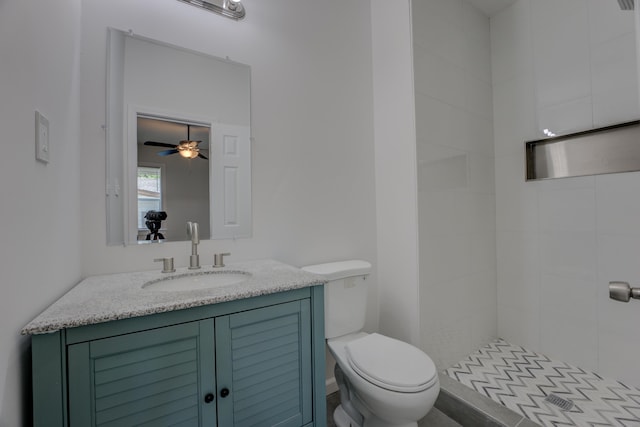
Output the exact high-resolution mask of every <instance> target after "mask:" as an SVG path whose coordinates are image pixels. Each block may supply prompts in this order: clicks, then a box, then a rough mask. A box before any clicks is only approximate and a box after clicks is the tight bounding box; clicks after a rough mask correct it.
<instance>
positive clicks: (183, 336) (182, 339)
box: [68, 319, 216, 427]
mask: <svg viewBox="0 0 640 427" xmlns="http://www.w3.org/2000/svg"><path fill="white" fill-rule="evenodd" d="M213 333H214V324H213V319H208V320H203V321H198V322H191V323H184V324H180V325H175V326H168V327H163V328H158V329H153V330H149V331H143V332H136V333H132V334H127V335H122V336H117V337H112V338H105V339H100V340H95V341H90V342H85V343H80V344H74V345H70V346H69V348H68V365H69V366H68V377H69V421H70V422H69V424H70V426H71V427H89V426H95V427H111V426H113V427H115V426H117V427H127V426H154V427H162V426H184V427H199V426H207V427H209V426H216V401H215V399H213V400H212V401H209V400H211V398H212V397H213V396H214V395H215V372H214V360H215V359H214V340H213ZM208 394H209V396H208V398H207V399H206V400H207V401H209V402H205V396H207V395H208Z"/></svg>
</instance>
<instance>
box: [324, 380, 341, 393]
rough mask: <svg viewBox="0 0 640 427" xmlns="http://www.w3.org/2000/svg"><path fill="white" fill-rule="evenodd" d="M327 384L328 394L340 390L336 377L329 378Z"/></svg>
mask: <svg viewBox="0 0 640 427" xmlns="http://www.w3.org/2000/svg"><path fill="white" fill-rule="evenodd" d="M325 385H326V388H327V396H329V395H330V394H332V393H335V392H336V391H338V383H336V379H335V378H334V377H331V378H327V381H326V383H325Z"/></svg>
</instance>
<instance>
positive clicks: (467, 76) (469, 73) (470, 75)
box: [463, 69, 493, 120]
mask: <svg viewBox="0 0 640 427" xmlns="http://www.w3.org/2000/svg"><path fill="white" fill-rule="evenodd" d="M463 86H464V108H465V109H466V110H467V111H470V112H472V113H474V114H477V115H479V116H481V117H484V118H485V119H488V120H492V119H493V100H492V89H491V84H490V83H488V82H486V81H484V80H482V79H480V78H478V77H477V73H476V72H475V71H474V70H473V69H471V70H469V69H467V70H465V73H464V82H463Z"/></svg>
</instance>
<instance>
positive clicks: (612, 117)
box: [591, 32, 640, 127]
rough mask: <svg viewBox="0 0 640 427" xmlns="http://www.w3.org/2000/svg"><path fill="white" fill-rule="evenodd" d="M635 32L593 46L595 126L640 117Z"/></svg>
mask: <svg viewBox="0 0 640 427" xmlns="http://www.w3.org/2000/svg"><path fill="white" fill-rule="evenodd" d="M636 52H637V51H636V37H635V33H633V32H632V33H630V34H626V35H623V36H620V37H617V38H614V39H610V40H607V41H605V42H602V43H600V44H594V45H592V49H591V64H592V65H591V74H592V88H593V121H594V126H596V127H597V126H606V125H610V124H616V123H621V122H625V121H631V120H637V119H638V118H639V117H640V107H639V103H638V63H637V59H636V57H637V55H636Z"/></svg>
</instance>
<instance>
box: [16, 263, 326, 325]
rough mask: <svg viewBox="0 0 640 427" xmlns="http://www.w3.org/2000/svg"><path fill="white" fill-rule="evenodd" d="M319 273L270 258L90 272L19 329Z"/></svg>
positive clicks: (292, 285)
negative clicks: (170, 284) (191, 286)
mask: <svg viewBox="0 0 640 427" xmlns="http://www.w3.org/2000/svg"><path fill="white" fill-rule="evenodd" d="M211 272H216V273H222V272H226V273H233V272H246V273H250V274H251V276H250V277H249V278H248V279H247V280H245V281H243V282H241V283H237V284H232V285H227V286H220V287H215V288H208V289H200V290H185V291H161V290H151V289H143V288H142V286H143V285H144V284H145V283H148V282H151V281H158V280H162V279H166V278H169V277H172V276H182V275H185V274H194V273H195V274H207V273H211ZM324 282H325V279H324V278H323V277H322V276H319V275H316V274H312V273H308V272H305V271H302V270H300V269H298V268H296V267H292V266H290V265H287V264H283V263H281V262H278V261H273V260H260V261H248V262H238V263H229V264H227V266H226V267H223V268H213V267H210V266H203V267H202V268H201V269H199V270H189V269H187V268H186V267H182V268H177V269H176V271H175V273H161V272H160V271H159V270H154V271H142V272H135V273H118V274H108V275H102V276H92V277H88V278H86V279H84V280H83V281H81V282H80V283H79V284H78V285H76V286H75V287H74V288H72V289H71V290H70V291H69V292H67V293H66V294H65V295H63V296H62V297H61V298H60V299H59V300H57V301H56V302H54V303H53V304H52V305H51V306H49V308H47V309H46V310H45V311H43V312H42V313H41V314H40V315H39V316H38V317H36V318H35V319H33V320H32V321H31V322H30V323H29V324H27V325H26V326H25V327H24V328H23V329H22V331H21V333H22V334H23V335H34V334H45V333H50V332H55V331H58V330H60V329H64V328H73V327H77V326H84V325H92V324H95V323H102V322H108V321H111V320H118V319H127V318H130V317H138V316H146V315H149V314H156V313H163V312H167V311H173V310H181V309H185V308H191V307H198V306H202V305H209V304H217V303H221V302H227V301H233V300H237V299H243V298H250V297H256V296H260V295H266V294H272V293H276V292H283V291H289V290H292V289H299V288H305V287H309V286H315V285H320V284H322V283H324Z"/></svg>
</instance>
